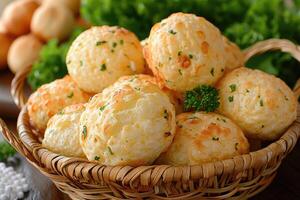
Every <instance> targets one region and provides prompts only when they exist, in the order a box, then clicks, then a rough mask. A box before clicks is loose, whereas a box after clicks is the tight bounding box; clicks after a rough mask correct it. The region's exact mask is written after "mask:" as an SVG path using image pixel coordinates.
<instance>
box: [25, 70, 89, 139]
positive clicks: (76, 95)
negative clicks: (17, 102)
mask: <svg viewBox="0 0 300 200" xmlns="http://www.w3.org/2000/svg"><path fill="white" fill-rule="evenodd" d="M89 97H90V96H89V95H88V94H87V93H85V92H83V91H81V90H80V89H79V87H78V86H77V84H76V83H75V82H74V81H73V80H72V79H71V77H70V76H66V77H64V78H63V79H59V80H56V81H53V82H52V83H48V84H45V85H43V86H41V87H40V88H39V89H38V90H37V91H35V92H34V93H33V94H32V95H31V96H30V97H29V99H28V103H27V105H28V115H29V119H30V123H31V125H32V126H33V127H34V128H36V129H37V130H39V132H40V134H41V136H42V135H43V131H44V130H45V129H46V127H47V123H48V120H49V119H50V118H51V117H52V116H53V115H54V114H56V113H58V112H59V111H61V110H62V109H63V108H64V107H66V106H69V105H72V104H77V103H85V102H87V101H88V99H89Z"/></svg>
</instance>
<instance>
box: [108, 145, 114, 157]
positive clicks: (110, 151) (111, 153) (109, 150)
mask: <svg viewBox="0 0 300 200" xmlns="http://www.w3.org/2000/svg"><path fill="white" fill-rule="evenodd" d="M107 150H108V152H109V153H110V155H114V153H113V152H112V150H111V148H110V146H108V147H107Z"/></svg>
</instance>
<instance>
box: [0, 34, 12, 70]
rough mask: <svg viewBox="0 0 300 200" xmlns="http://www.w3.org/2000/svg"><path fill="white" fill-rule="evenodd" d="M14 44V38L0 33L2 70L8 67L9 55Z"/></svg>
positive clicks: (0, 65)
mask: <svg viewBox="0 0 300 200" xmlns="http://www.w3.org/2000/svg"><path fill="white" fill-rule="evenodd" d="M12 42H13V38H11V37H10V36H8V35H7V34H5V33H2V32H0V44H1V47H0V69H4V68H5V67H6V66H7V55H8V51H9V48H10V46H11V44H12Z"/></svg>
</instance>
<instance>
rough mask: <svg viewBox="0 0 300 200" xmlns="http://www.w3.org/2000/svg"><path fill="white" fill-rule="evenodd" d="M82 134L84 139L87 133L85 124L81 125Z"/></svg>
mask: <svg viewBox="0 0 300 200" xmlns="http://www.w3.org/2000/svg"><path fill="white" fill-rule="evenodd" d="M82 135H83V137H84V139H85V138H86V135H87V127H86V125H84V126H83V127H82Z"/></svg>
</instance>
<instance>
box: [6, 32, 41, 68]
mask: <svg viewBox="0 0 300 200" xmlns="http://www.w3.org/2000/svg"><path fill="white" fill-rule="evenodd" d="M42 47H43V43H42V42H41V41H40V40H39V39H38V38H36V37H35V36H34V35H32V34H29V35H24V36H20V37H18V38H17V39H16V40H15V41H14V42H13V43H12V45H11V47H10V49H9V52H8V57H7V60H8V65H9V68H10V70H11V71H12V72H13V73H17V72H19V71H22V70H24V69H25V68H27V67H29V66H31V65H32V64H33V63H34V62H35V61H36V60H37V59H38V58H39V55H40V50H41V49H42ZM25 49H26V51H25Z"/></svg>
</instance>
